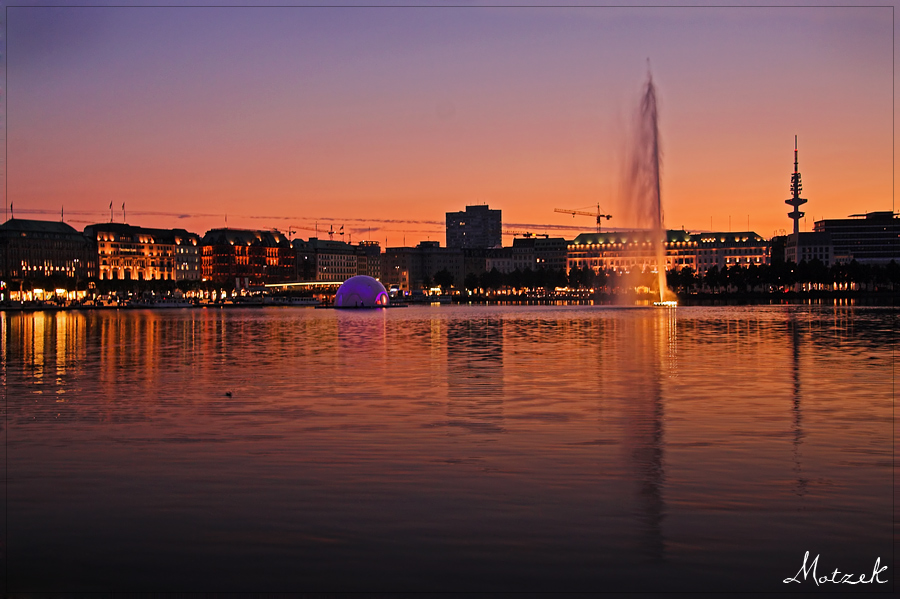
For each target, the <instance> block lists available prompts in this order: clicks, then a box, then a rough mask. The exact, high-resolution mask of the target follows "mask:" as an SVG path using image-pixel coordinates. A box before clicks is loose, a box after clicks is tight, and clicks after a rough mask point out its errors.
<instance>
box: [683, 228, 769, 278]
mask: <svg viewBox="0 0 900 599" xmlns="http://www.w3.org/2000/svg"><path fill="white" fill-rule="evenodd" d="M691 240H692V241H693V242H694V243H695V245H694V246H693V248H694V250H695V254H694V256H693V261H694V264H693V265H692V266H693V267H694V271H695V272H699V273H705V272H706V271H707V270H709V269H710V268H712V267H713V266H716V267H718V268H719V270H722V269H723V268H728V267H730V266H734V265H739V266H743V267H747V266H750V265H755V266H762V265H764V264H769V262H770V257H771V251H770V244H769V242H768V241H766V240H765V239H763V238H762V237H761V236H759V235H757V234H756V233H754V232H753V231H737V232H733V231H729V232H727V233H726V232H722V231H719V232H710V233H693V234H691ZM686 259H687V258H686ZM685 265H687V263H685ZM676 266H678V265H677V264H676ZM678 270H680V268H679V269H678Z"/></svg>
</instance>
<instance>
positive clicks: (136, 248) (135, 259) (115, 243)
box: [84, 223, 201, 281]
mask: <svg viewBox="0 0 900 599" xmlns="http://www.w3.org/2000/svg"><path fill="white" fill-rule="evenodd" d="M84 234H85V235H86V236H87V237H89V238H90V239H91V240H93V241H94V242H95V243H96V244H97V261H98V271H99V273H98V274H99V279H100V280H101V281H199V280H200V274H201V271H200V247H199V245H200V236H199V235H197V234H196V233H190V232H188V231H185V230H184V229H148V228H144V227H135V226H132V225H128V224H125V223H102V224H96V225H89V226H87V227H85V229H84Z"/></svg>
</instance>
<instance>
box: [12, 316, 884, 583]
mask: <svg viewBox="0 0 900 599" xmlns="http://www.w3.org/2000/svg"><path fill="white" fill-rule="evenodd" d="M895 324H896V314H895V313H893V312H890V311H878V310H865V309H860V308H841V307H838V308H832V307H829V308H822V309H819V308H815V307H813V308H802V309H793V308H765V307H763V308H752V309H750V308H715V309H704V308H698V309H681V308H679V309H677V310H654V309H634V310H632V309H605V308H592V307H584V308H570V307H516V308H494V307H446V306H444V307H436V308H421V309H418V308H408V309H402V310H385V311H377V312H338V311H332V310H300V309H298V310H291V309H287V308H285V309H274V308H273V309H270V310H263V309H247V310H237V309H235V310H184V311H172V312H151V311H134V312H129V311H119V312H116V311H109V312H83V313H79V312H68V313H55V314H54V313H18V314H5V315H4V316H3V318H2V328H0V331H2V340H3V342H2V348H0V352H2V353H0V355H2V357H3V368H4V376H5V386H4V390H5V392H6V398H7V400H8V403H9V422H10V425H11V429H10V431H9V432H10V435H9V437H10V438H9V454H8V457H9V458H10V459H9V463H10V473H9V474H10V476H9V486H8V493H9V502H10V503H9V514H10V519H9V522H10V528H9V531H8V534H9V539H10V547H11V548H14V551H12V552H11V553H10V554H9V559H10V564H11V565H10V576H9V580H10V588H11V589H13V590H23V591H28V590H44V591H52V590H54V589H57V590H58V589H75V590H86V591H97V590H108V589H109V588H112V587H115V588H126V587H127V588H142V589H143V588H148V585H149V587H152V588H153V589H159V590H170V589H172V588H179V589H188V590H210V589H213V590H215V589H218V590H235V589H244V588H251V587H252V588H254V589H255V588H258V584H259V581H261V580H262V581H267V583H268V585H269V586H267V589H272V590H284V589H289V590H293V589H298V588H299V589H311V590H324V589H334V588H338V589H341V590H373V589H374V590H394V589H397V588H400V589H401V590H407V589H408V590H421V589H423V588H425V589H430V588H436V589H444V590H482V589H490V590H537V589H554V590H572V591H579V590H581V591H584V590H596V589H597V588H602V589H606V590H630V591H641V590H659V589H675V590H684V591H703V590H721V589H726V590H727V589H733V590H776V589H779V584H780V581H781V580H782V579H783V578H784V576H786V575H788V574H792V573H793V572H787V573H785V572H783V569H784V568H785V564H790V565H794V562H795V561H796V560H797V558H798V557H799V558H802V551H803V550H804V547H805V548H806V549H810V548H813V547H815V548H821V549H817V550H821V551H822V552H823V556H824V555H825V553H827V554H828V555H829V561H830V562H831V563H846V564H847V565H845V566H844V567H848V568H849V567H851V566H853V565H854V564H855V563H856V562H858V561H868V560H869V558H870V555H877V554H881V555H887V554H886V553H885V551H886V550H887V549H885V548H888V549H889V548H890V546H891V535H890V529H889V527H885V526H884V523H885V522H887V521H888V519H889V518H890V516H891V513H892V511H891V510H892V504H891V500H890V498H891V489H892V487H891V452H890V448H891V444H890V440H891V426H890V422H891V419H890V418H891V417H890V414H891V409H892V395H891V387H890V373H891V367H892V361H891V357H890V355H891V354H890V352H891V350H892V347H893V346H892V343H893V341H892V334H893V333H892V327H893V326H894V325H895ZM5 432H6V431H4V433H5ZM813 500H814V502H813ZM813 503H814V506H815V509H814V510H813V509H809V508H810V506H811V505H813ZM135 539H140V541H139V542H136V541H135ZM71 555H78V556H79V561H78V562H77V563H74V562H72V560H71V559H67V556H71ZM823 559H824V558H823ZM110 564H112V566H111V565H110ZM869 567H871V564H869ZM794 571H796V569H794ZM713 583H715V584H713ZM254 584H256V586H254Z"/></svg>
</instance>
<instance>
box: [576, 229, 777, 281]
mask: <svg viewBox="0 0 900 599" xmlns="http://www.w3.org/2000/svg"><path fill="white" fill-rule="evenodd" d="M664 251H665V261H666V270H678V271H680V270H681V269H683V268H685V267H690V268H692V269H693V270H694V272H698V273H705V272H706V271H707V270H709V269H710V268H712V267H714V266H715V267H717V268H719V269H722V268H726V267H729V266H733V265H739V266H744V267H746V266H750V265H758V266H759V265H763V264H768V263H769V244H768V242H767V241H766V240H765V239H763V238H762V237H760V236H759V235H757V234H756V233H754V232H753V231H738V232H728V233H724V232H709V233H688V232H687V231H683V230H681V231H679V230H671V229H670V230H668V231H666V241H665V246H664ZM656 265H657V257H656V248H655V245H654V243H653V231H650V230H633V231H614V232H607V233H583V234H581V235H579V236H578V237H576V238H575V239H574V240H573V241H572V243H570V244H569V254H568V267H569V269H572V268H585V267H587V268H591V269H593V270H594V271H595V272H598V271H600V270H613V271H617V272H643V271H646V270H650V271H656Z"/></svg>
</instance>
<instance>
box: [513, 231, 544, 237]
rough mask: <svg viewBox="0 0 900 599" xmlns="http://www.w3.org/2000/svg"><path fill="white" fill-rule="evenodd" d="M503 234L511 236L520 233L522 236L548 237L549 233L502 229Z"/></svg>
mask: <svg viewBox="0 0 900 599" xmlns="http://www.w3.org/2000/svg"><path fill="white" fill-rule="evenodd" d="M503 234H504V235H512V236H513V237H518V236H519V235H521V236H522V237H526V238H527V237H544V238H549V237H550V235H548V234H547V233H532V232H531V231H503Z"/></svg>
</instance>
